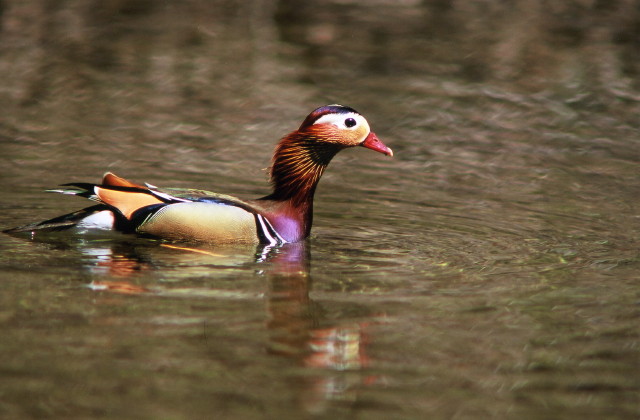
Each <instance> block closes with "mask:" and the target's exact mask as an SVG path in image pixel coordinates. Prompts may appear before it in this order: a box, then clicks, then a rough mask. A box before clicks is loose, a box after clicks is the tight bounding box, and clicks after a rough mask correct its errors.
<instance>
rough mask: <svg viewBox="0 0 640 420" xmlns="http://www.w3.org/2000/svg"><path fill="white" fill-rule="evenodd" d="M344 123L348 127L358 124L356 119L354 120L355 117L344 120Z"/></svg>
mask: <svg viewBox="0 0 640 420" xmlns="http://www.w3.org/2000/svg"><path fill="white" fill-rule="evenodd" d="M344 125H346V126H347V128H351V127H353V126H355V125H356V120H354V119H353V118H347V119H346V120H344Z"/></svg>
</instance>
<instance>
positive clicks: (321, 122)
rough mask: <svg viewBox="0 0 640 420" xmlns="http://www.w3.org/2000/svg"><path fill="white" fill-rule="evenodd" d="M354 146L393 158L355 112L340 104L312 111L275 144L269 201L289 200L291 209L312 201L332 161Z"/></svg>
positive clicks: (389, 151) (388, 149) (390, 151)
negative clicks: (271, 189)
mask: <svg viewBox="0 0 640 420" xmlns="http://www.w3.org/2000/svg"><path fill="white" fill-rule="evenodd" d="M355 146H363V147H366V148H368V149H371V150H375V151H376V152H380V153H383V154H385V155H387V156H393V151H392V150H391V149H390V148H389V147H387V146H386V145H385V144H384V143H382V141H380V139H378V137H377V136H376V135H375V133H374V132H373V131H371V128H370V127H369V123H368V122H367V120H366V119H365V118H364V117H363V116H362V115H361V114H360V113H359V112H358V111H356V110H355V109H353V108H350V107H347V106H343V105H326V106H323V107H320V108H317V109H315V110H314V111H313V112H311V113H310V114H309V115H308V116H307V117H306V118H305V119H304V121H303V122H302V124H301V125H300V128H298V130H296V131H294V132H292V133H290V134H288V135H287V136H285V137H284V138H283V139H282V140H281V141H280V143H278V146H277V147H276V150H275V153H274V156H273V165H272V167H271V183H272V184H273V193H272V194H271V195H270V196H269V198H271V199H276V200H291V204H292V205H293V206H298V205H300V204H304V203H305V202H311V201H312V199H313V193H314V192H315V188H316V186H317V184H318V181H319V180H320V177H321V176H322V173H323V172H324V170H325V168H326V167H327V165H328V164H329V162H330V161H331V159H332V158H333V157H334V156H335V155H336V153H338V152H339V151H340V150H342V149H346V148H349V147H355Z"/></svg>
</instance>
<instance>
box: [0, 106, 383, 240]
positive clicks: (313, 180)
mask: <svg viewBox="0 0 640 420" xmlns="http://www.w3.org/2000/svg"><path fill="white" fill-rule="evenodd" d="M353 146H364V147H367V148H369V149H372V150H375V151H378V152H380V153H384V154H386V155H391V156H392V155H393V152H392V151H391V149H389V148H388V147H387V146H385V145H384V144H383V143H382V142H381V141H380V140H379V139H378V138H377V136H376V135H375V134H374V133H373V132H371V130H370V128H369V125H368V123H367V121H366V120H365V119H364V117H362V115H360V114H359V113H358V112H357V111H355V110H353V109H352V108H349V107H345V106H342V105H327V106H324V107H320V108H318V109H316V110H314V111H313V112H312V113H311V114H309V115H308V116H307V118H306V119H305V120H304V121H303V123H302V125H301V126H300V128H299V129H298V130H296V131H294V132H292V133H290V134H289V135H287V136H285V137H284V138H283V139H282V140H281V141H280V143H278V145H277V147H276V150H275V153H274V157H273V165H272V167H271V173H270V175H271V183H272V186H273V190H272V193H271V194H269V195H267V196H265V197H262V198H259V199H255V200H241V199H239V198H237V197H234V196H230V195H224V194H217V193H213V192H210V191H205V190H198V189H175V188H168V189H161V188H158V187H155V186H152V185H149V184H145V185H141V184H137V183H133V182H131V181H128V180H126V179H124V178H121V177H119V176H116V175H114V174H112V173H107V174H105V175H104V176H103V179H102V182H101V183H100V184H90V183H71V184H65V185H63V186H61V188H58V189H54V190H50V191H52V192H59V193H63V194H70V195H78V196H81V197H85V198H89V199H91V200H94V201H97V202H98V204H96V205H94V206H91V207H87V208H85V209H82V210H79V211H76V212H74V213H69V214H66V215H63V216H59V217H56V218H53V219H49V220H45V221H43V222H38V223H32V224H29V225H26V226H21V227H18V228H13V229H9V230H6V231H5V232H6V233H18V232H35V231H39V230H47V231H52V230H65V229H76V230H79V231H85V230H89V229H103V230H105V229H106V230H116V231H121V232H125V233H136V234H140V235H144V236H151V237H156V238H162V239H167V240H178V241H203V242H210V243H265V244H272V245H276V244H282V243H286V242H298V241H301V240H303V239H304V238H306V237H307V236H309V233H310V231H311V224H312V219H313V196H314V193H315V189H316V186H317V184H318V181H319V180H320V177H321V176H322V173H323V172H324V169H325V168H326V166H327V165H328V164H329V162H330V161H331V159H332V158H333V156H335V154H336V153H338V152H339V151H340V150H342V149H344V148H348V147H353Z"/></svg>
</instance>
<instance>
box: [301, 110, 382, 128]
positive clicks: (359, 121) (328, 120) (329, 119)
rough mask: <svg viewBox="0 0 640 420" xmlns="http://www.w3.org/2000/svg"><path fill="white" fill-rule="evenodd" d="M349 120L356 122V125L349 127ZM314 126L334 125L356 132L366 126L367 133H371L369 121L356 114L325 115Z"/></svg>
mask: <svg viewBox="0 0 640 420" xmlns="http://www.w3.org/2000/svg"><path fill="white" fill-rule="evenodd" d="M348 119H352V120H354V121H355V124H354V125H351V126H350V127H349V126H347V125H346V123H345V121H347V120H348ZM351 123H352V122H351ZM313 124H314V125H316V124H333V125H335V126H336V127H338V128H340V129H343V130H355V129H358V128H361V127H363V126H364V127H365V128H366V131H367V133H368V132H369V123H367V120H366V119H365V118H364V117H363V116H362V115H360V114H356V113H355V112H347V113H344V114H342V113H341V114H338V113H335V114H327V115H323V116H322V117H320V118H318V119H317V120H316V122H314V123H313Z"/></svg>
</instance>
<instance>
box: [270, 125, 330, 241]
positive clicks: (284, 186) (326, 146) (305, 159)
mask: <svg viewBox="0 0 640 420" xmlns="http://www.w3.org/2000/svg"><path fill="white" fill-rule="evenodd" d="M341 149H342V147H341V146H340V145H339V144H335V143H328V142H323V141H319V140H318V139H317V138H315V137H312V136H301V135H300V133H292V134H290V135H288V136H287V137H285V138H283V139H282V141H280V143H279V144H278V146H277V147H276V151H275V154H274V158H273V166H272V167H271V184H272V185H273V192H272V193H271V194H270V195H268V196H266V197H263V199H262V200H269V201H272V202H273V203H274V204H275V207H274V210H275V211H274V213H272V217H273V220H272V223H274V225H275V227H276V229H277V230H278V231H279V232H281V234H284V235H285V236H289V237H290V238H289V239H287V240H292V239H293V240H295V241H297V240H301V239H303V238H305V237H307V236H308V235H309V233H310V231H311V222H312V218H313V196H314V193H315V191H316V187H317V186H318V182H319V181H320V177H321V176H322V174H323V173H324V170H325V168H326V167H327V165H328V164H329V162H330V161H331V159H332V158H333V157H334V156H335V155H336V153H338V152H339V151H340V150H341ZM289 232H290V233H289Z"/></svg>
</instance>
